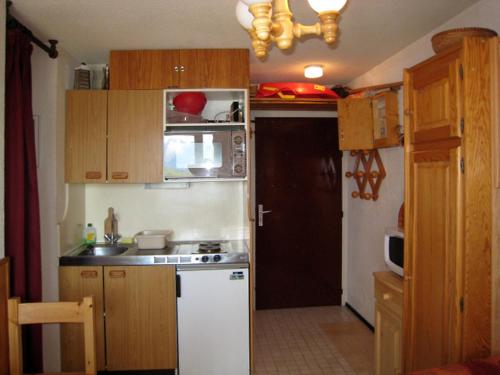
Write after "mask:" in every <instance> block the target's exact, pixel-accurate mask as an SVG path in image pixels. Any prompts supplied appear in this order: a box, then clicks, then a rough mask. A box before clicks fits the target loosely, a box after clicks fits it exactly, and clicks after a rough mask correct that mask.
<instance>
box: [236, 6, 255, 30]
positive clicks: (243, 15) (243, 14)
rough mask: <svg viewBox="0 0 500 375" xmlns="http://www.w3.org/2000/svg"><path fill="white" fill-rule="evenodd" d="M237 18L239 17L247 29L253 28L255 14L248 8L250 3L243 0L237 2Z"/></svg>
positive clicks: (239, 20) (241, 23)
mask: <svg viewBox="0 0 500 375" xmlns="http://www.w3.org/2000/svg"><path fill="white" fill-rule="evenodd" d="M236 18H237V19H238V22H239V23H240V25H241V26H243V27H244V28H245V29H246V30H250V29H251V28H252V21H253V19H254V16H253V14H252V13H250V11H249V10H248V5H246V4H245V3H244V2H243V1H241V0H240V1H238V4H236Z"/></svg>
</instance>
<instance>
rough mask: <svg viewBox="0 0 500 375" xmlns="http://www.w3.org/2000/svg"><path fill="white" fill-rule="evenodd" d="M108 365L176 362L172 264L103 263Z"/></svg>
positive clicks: (147, 367) (149, 366)
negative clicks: (135, 264) (108, 265)
mask: <svg viewBox="0 0 500 375" xmlns="http://www.w3.org/2000/svg"><path fill="white" fill-rule="evenodd" d="M104 291H105V295H106V304H105V309H106V353H107V369H108V370H109V371H119V370H159V369H174V368H176V367H177V334H176V332H177V327H176V325H177V323H176V321H177V319H176V298H177V297H176V288H175V267H174V266H164V265H163V266H126V267H104Z"/></svg>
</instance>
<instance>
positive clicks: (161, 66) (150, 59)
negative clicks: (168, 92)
mask: <svg viewBox="0 0 500 375" xmlns="http://www.w3.org/2000/svg"><path fill="white" fill-rule="evenodd" d="M248 58H249V57H248V50H247V49H186V50H139V51H111V53H110V59H109V60H110V66H109V71H110V89H111V90H145V89H149V90H156V89H166V88H248V87H249V84H250V81H249V75H250V68H249V60H248Z"/></svg>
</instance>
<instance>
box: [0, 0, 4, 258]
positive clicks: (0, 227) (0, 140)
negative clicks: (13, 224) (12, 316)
mask: <svg viewBox="0 0 500 375" xmlns="http://www.w3.org/2000/svg"><path fill="white" fill-rule="evenodd" d="M0 25H5V1H2V4H1V5H0ZM0 82H1V84H0V259H2V258H3V257H4V256H5V237H4V191H5V189H4V170H5V169H4V129H5V106H4V104H5V27H0Z"/></svg>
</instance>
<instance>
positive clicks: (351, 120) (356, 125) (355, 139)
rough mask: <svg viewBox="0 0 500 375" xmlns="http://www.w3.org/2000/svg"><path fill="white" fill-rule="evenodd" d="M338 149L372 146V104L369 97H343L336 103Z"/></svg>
mask: <svg viewBox="0 0 500 375" xmlns="http://www.w3.org/2000/svg"><path fill="white" fill-rule="evenodd" d="M337 111H338V116H339V149H341V150H370V149H372V148H373V127H372V122H371V121H372V105H371V99H370V98H362V99H343V100H339V101H338V103H337Z"/></svg>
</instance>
